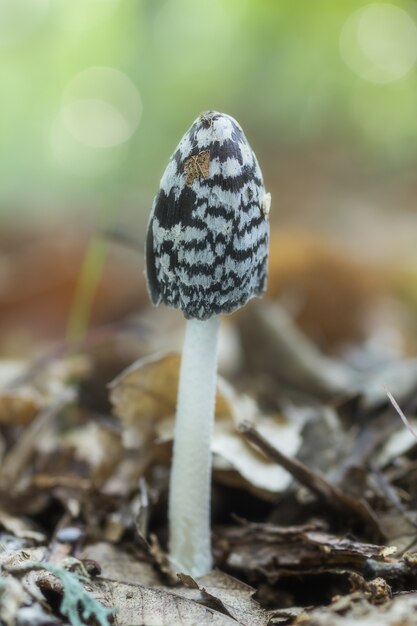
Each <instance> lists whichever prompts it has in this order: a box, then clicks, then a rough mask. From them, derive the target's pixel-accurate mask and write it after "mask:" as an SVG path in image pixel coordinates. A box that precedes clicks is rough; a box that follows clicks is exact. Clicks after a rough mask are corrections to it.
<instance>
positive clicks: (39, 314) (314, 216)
mask: <svg viewBox="0 0 417 626" xmlns="http://www.w3.org/2000/svg"><path fill="white" fill-rule="evenodd" d="M416 68H417V4H416V2H415V1H406V0H402V1H401V0H393V1H392V2H367V1H364V0H297V1H295V0H0V89H1V92H0V93H1V95H0V137H1V141H0V158H1V172H0V220H1V221H0V344H1V345H4V341H5V340H4V338H10V337H12V336H13V337H14V336H15V329H16V328H18V333H20V335H22V333H23V334H24V333H25V332H26V333H27V334H29V335H30V337H29V342H30V341H31V337H32V334H36V333H38V334H41V335H42V334H43V335H44V336H46V337H51V336H52V337H63V336H64V335H65V334H66V333H67V335H68V333H69V335H70V336H73V335H76V334H77V332H81V330H82V329H83V328H85V327H86V325H87V324H88V320H89V318H90V313H91V309H92V311H93V313H92V318H91V319H92V320H93V323H94V324H103V323H104V324H105V323H107V322H109V321H113V320H118V319H121V318H122V317H123V316H124V315H126V314H129V313H131V312H132V311H136V310H138V308H139V307H140V306H146V304H147V302H148V299H147V295H146V289H145V281H144V277H143V273H142V265H141V263H142V259H141V256H140V254H139V255H138V254H135V253H133V254H132V253H131V252H130V256H129V252H128V251H126V250H123V247H121V246H120V247H119V248H117V246H107V247H106V246H105V245H104V244H103V242H102V241H101V240H100V239H95V240H94V241H93V244H92V245H90V242H91V234H92V233H94V232H97V231H99V232H100V231H103V229H107V230H108V229H110V230H111V229H114V228H118V229H120V230H122V231H123V230H124V231H127V232H129V234H130V235H131V237H132V238H133V239H134V240H135V242H136V246H137V250H138V251H139V252H141V251H142V250H143V242H144V239H145V233H146V224H147V221H148V216H149V212H150V207H151V203H152V199H153V196H154V195H155V193H156V192H157V189H158V183H159V179H160V177H161V175H162V172H163V170H164V168H165V166H166V164H167V161H168V158H169V156H170V155H171V153H172V152H173V150H174V149H175V147H176V145H177V143H178V141H179V139H180V138H181V136H182V135H183V134H184V132H185V131H186V130H187V128H188V127H189V126H190V125H191V123H192V122H193V120H194V119H195V118H196V117H197V115H198V114H199V113H200V112H202V111H204V110H207V109H217V110H219V111H223V112H227V113H229V114H231V115H233V116H234V117H236V118H237V120H238V121H239V122H240V124H241V125H242V127H243V128H244V130H245V132H246V135H247V137H248V139H249V141H250V143H251V144H252V146H253V148H254V149H255V151H256V153H257V156H258V159H259V161H260V164H261V167H262V169H263V173H264V178H265V182H266V187H267V190H268V191H270V192H272V199H273V201H272V211H271V222H272V225H273V227H274V228H275V229H276V231H277V232H278V235H280V234H281V233H283V234H284V235H285V233H286V232H293V233H294V232H298V233H299V234H300V233H301V236H304V235H305V234H306V233H307V235H308V236H309V237H310V236H316V235H318V236H319V237H323V238H324V241H325V242H327V243H329V244H330V245H331V246H334V244H336V248H337V249H340V251H341V252H343V253H344V254H346V253H347V254H346V256H347V258H348V259H355V260H358V262H359V264H362V265H360V271H362V270H363V268H365V266H366V262H369V261H372V262H375V261H376V262H377V263H380V264H381V262H382V265H383V266H384V267H386V266H387V265H389V264H392V263H395V264H397V263H400V264H402V265H401V268H402V269H401V271H403V268H405V270H404V271H407V272H408V268H411V269H410V272H411V273H410V274H408V273H406V274H405V278H404V280H403V283H404V285H403V283H401V289H403V291H406V292H407V293H410V292H411V291H412V297H411V299H412V302H413V303H415V287H414V285H415V284H416V283H415V278H414V277H415V276H416V275H417V269H416V268H417V252H416V246H415V241H416V232H417V212H416V210H415V207H416V200H417V170H416V162H417V80H416ZM16 227H17V228H16ZM22 233H23V235H22ZM291 241H292V242H293V243H291V246H290V250H295V252H296V255H295V259H294V264H295V265H296V266H297V267H298V265H297V264H298V263H299V260H298V257H297V255H302V254H304V257H305V261H304V263H305V264H304V267H305V268H307V269H309V268H312V269H311V271H312V274H314V276H315V277H317V272H318V273H319V274H320V272H321V270H317V271H316V270H315V269H314V267H315V266H314V265H313V261H311V260H310V256H311V257H312V258H313V260H314V255H316V254H317V253H316V252H315V248H314V246H313V248H311V247H309V246H310V243H309V242H308V241H307V242H306V241H305V240H303V239H301V240H300V239H297V237H295V239H294V240H291ZM303 241H304V243H303ZM327 243H326V245H327ZM282 245H283V244H282V242H280V241H278V240H277V239H273V240H272V244H271V267H274V266H275V267H276V268H278V269H277V271H278V272H280V271H281V268H282V267H285V264H286V263H287V264H288V263H289V261H288V258H284V259H283V260H281V257H280V256H279V254H280V251H281V249H282ZM303 246H304V247H303ZM285 249H286V248H285ZM291 254H292V253H291ZM290 257H291V259H292V256H291V255H290ZM304 257H303V258H304ZM365 260H366V262H365ZM272 261H273V263H272ZM291 262H293V261H291ZM326 263H327V264H328V265H329V266H332V264H333V257H331V256H330V257H329V258H328V260H327V261H326ZM290 264H291V263H290ZM297 271H298V270H297ZM103 272H104V273H103ZM290 274H291V272H290ZM384 274H385V275H388V272H386V271H385V269H384ZM410 277H411V278H410ZM274 280H275V281H276V284H278V283H279V280H278V278H277V277H275V278H274V277H270V285H271V286H273V285H274ZM320 280H321V279H320ZM320 280H319V282H320ZM396 280H397V279H396ZM294 281H295V279H294V278H292V274H291V279H289V283H290V284H291V285H293V283H294ZM295 282H296V281H295ZM339 283H340V281H339V279H336V280H335V281H334V284H335V285H338V284H339ZM329 284H330V283H329ZM395 284H397V283H395ZM303 297H304V296H303ZM337 298H338V296H335V294H334V289H333V287H332V288H331V289H330V290H329V293H328V294H327V295H326V296H325V297H324V296H323V295H321V294H320V295H318V296H317V299H318V301H320V302H324V301H325V300H326V299H327V300H328V301H329V302H331V301H333V300H334V299H337ZM348 306H349V305H348ZM414 306H415V304H414ZM332 315H333V313H332ZM320 316H321V313H320ZM320 316H319V317H320ZM333 317H334V315H333ZM31 328H32V330H31ZM31 333H32V334H31ZM20 335H19V336H20ZM7 341H9V339H7ZM19 341H20V340H19ZM25 341H26V342H27V338H26V339H22V341H21V345H23V346H26V345H27V343H25ZM9 343H11V344H13V345H11V346H7V349H6V351H9V352H12V353H14V352H16V351H17V352H19V350H20V348H19V346H18V347H17V348H16V345H15V343H16V342H15V340H14V339H13V341H12V342H9ZM19 345H20V344H19Z"/></svg>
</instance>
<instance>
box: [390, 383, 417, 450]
mask: <svg viewBox="0 0 417 626" xmlns="http://www.w3.org/2000/svg"><path fill="white" fill-rule="evenodd" d="M387 396H388V398H389V401H390V402H391V404H392V406H393V407H394V409H395V410H396V411H397V413H398V415H399V416H400V417H401V419H402V421H403V424H404V426H405V427H406V428H407V430H408V431H409V432H410V433H411V435H412V436H413V437H414V439H415V440H416V441H417V432H416V431H415V430H414V428H413V427H412V426H411V424H410V422H409V421H408V419H407V418H406V416H405V415H404V413H403V411H402V410H401V408H400V406H399V404H398V402H397V401H396V399H395V398H394V396H393V395H392V393H391V392H390V391H387Z"/></svg>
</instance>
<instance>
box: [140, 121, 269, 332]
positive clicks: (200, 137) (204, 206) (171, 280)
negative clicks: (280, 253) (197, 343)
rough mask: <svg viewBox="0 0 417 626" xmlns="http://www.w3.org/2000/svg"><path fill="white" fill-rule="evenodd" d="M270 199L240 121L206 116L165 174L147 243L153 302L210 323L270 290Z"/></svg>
mask: <svg viewBox="0 0 417 626" xmlns="http://www.w3.org/2000/svg"><path fill="white" fill-rule="evenodd" d="M269 206H270V195H269V194H265V189H264V185H263V180H262V174H261V170H260V169H259V165H258V162H257V160H256V157H255V155H254V153H253V151H252V149H251V147H250V145H249V143H248V141H247V139H246V137H245V135H244V134H243V131H242V129H241V127H240V126H239V124H238V123H237V122H236V120H234V119H233V118H232V117H230V116H229V115H225V114H224V113H217V112H215V111H208V112H207V113H203V114H202V115H200V117H199V118H197V120H196V121H195V122H194V124H193V125H192V126H191V128H190V129H189V130H188V131H187V133H186V134H185V135H184V137H183V138H182V139H181V141H180V143H179V145H178V147H177V149H176V150H175V152H174V154H173V155H172V157H171V159H170V161H169V163H168V166H167V168H166V170H165V172H164V175H163V176H162V179H161V183H160V190H159V193H158V195H157V196H156V198H155V200H154V204H153V209H152V214H151V218H150V222H149V227H148V236H147V243H146V274H147V283H148V290H149V295H150V298H151V300H152V302H153V304H155V305H156V304H159V303H160V302H164V303H165V304H167V305H168V306H172V307H175V308H178V309H181V310H182V312H183V313H184V315H185V317H186V318H196V319H200V320H205V319H207V318H209V317H211V316H213V315H218V314H220V313H231V312H232V311H234V310H235V309H238V308H239V307H241V306H243V305H244V304H245V303H246V302H247V301H248V300H249V299H250V298H252V297H253V296H260V295H261V294H262V293H263V292H264V291H265V289H266V280H267V260H268V238H269V225H268V219H267V218H268V213H269Z"/></svg>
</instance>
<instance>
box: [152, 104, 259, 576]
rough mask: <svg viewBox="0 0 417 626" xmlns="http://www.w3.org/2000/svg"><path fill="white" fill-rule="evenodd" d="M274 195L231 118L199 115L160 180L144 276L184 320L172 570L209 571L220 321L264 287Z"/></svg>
mask: <svg viewBox="0 0 417 626" xmlns="http://www.w3.org/2000/svg"><path fill="white" fill-rule="evenodd" d="M269 206H270V194H265V189H264V185H263V180H262V174H261V171H260V168H259V165H258V162H257V160H256V157H255V155H254V153H253V151H252V149H251V147H250V146H249V143H248V141H247V139H246V137H245V135H244V134H243V131H242V129H241V127H240V126H239V124H238V123H237V122H236V120H234V119H233V118H232V117H230V116H229V115H225V114H223V113H217V112H215V111H208V112H206V113H203V114H202V115H200V116H199V117H198V118H197V120H196V121H195V122H194V123H193V125H192V126H191V128H190V129H189V130H188V131H187V132H186V134H185V135H184V137H183V138H182V139H181V141H180V143H179V145H178V147H177V149H176V150H175V152H174V154H173V155H172V157H171V159H170V161H169V163H168V166H167V168H166V170H165V172H164V174H163V176H162V179H161V183H160V189H159V193H158V194H157V196H156V198H155V200H154V203H153V209H152V213H151V217H150V221H149V226H148V234H147V242H146V277H147V286H148V291H149V295H150V299H151V301H152V303H153V304H154V305H158V304H159V303H161V302H163V303H165V304H167V305H168V306H171V307H174V308H178V309H181V311H182V312H183V314H184V316H185V318H186V320H187V321H186V329H185V340H184V347H183V352H182V359H181V368H180V379H179V389H178V400H177V414H176V423H175V434H174V448H173V462H172V471H171V479H170V494H169V549H170V560H171V565H172V567H173V568H175V569H176V570H177V571H181V572H184V573H187V574H189V575H192V576H201V575H204V574H206V573H208V572H209V571H210V569H211V567H212V556H211V539H210V492H211V489H210V487H211V437H212V430H213V421H214V408H215V392H216V371H217V355H216V350H217V333H218V327H219V315H220V314H222V313H232V312H233V311H235V310H236V309H238V308H239V307H242V306H243V305H244V304H245V303H246V302H247V301H248V300H249V299H250V298H252V297H253V296H261V295H262V293H263V292H264V291H265V289H266V281H267V258H268V239H269V225H268V221H267V217H268V213H269Z"/></svg>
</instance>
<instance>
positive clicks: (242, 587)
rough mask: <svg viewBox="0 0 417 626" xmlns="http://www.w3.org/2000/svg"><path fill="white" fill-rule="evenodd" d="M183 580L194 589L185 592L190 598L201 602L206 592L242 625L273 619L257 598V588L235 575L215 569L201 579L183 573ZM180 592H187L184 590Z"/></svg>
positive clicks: (259, 624)
mask: <svg viewBox="0 0 417 626" xmlns="http://www.w3.org/2000/svg"><path fill="white" fill-rule="evenodd" d="M179 579H180V580H181V582H182V583H183V585H184V586H185V587H187V588H188V591H189V592H191V593H190V594H185V595H187V597H189V598H191V597H193V598H194V599H195V600H196V601H198V599H199V595H198V594H202V595H203V598H206V599H207V600H211V601H212V602H213V605H214V606H216V605H217V606H218V608H219V609H220V611H222V612H223V613H225V614H226V615H230V617H233V618H234V619H235V620H236V622H237V623H238V624H242V626H266V625H267V624H268V622H269V618H268V615H267V613H266V611H264V610H263V609H262V608H261V607H260V605H259V604H258V602H256V601H255V600H254V599H253V595H254V593H255V589H253V588H252V587H249V585H246V584H245V583H242V582H241V581H240V580H237V579H236V578H233V577H232V576H228V575H227V574H225V573H223V572H219V571H214V572H211V573H210V574H208V575H207V576H202V577H201V578H198V580H194V579H192V578H191V577H190V576H184V575H181V574H180V575H179ZM177 592H178V593H179V594H181V595H182V594H184V591H182V590H177Z"/></svg>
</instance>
